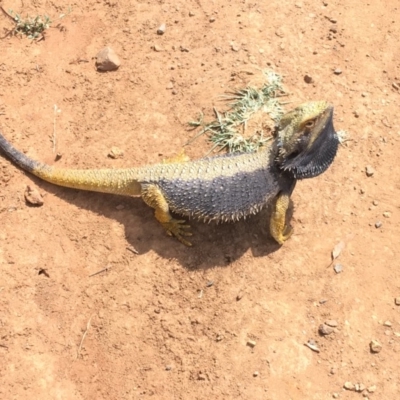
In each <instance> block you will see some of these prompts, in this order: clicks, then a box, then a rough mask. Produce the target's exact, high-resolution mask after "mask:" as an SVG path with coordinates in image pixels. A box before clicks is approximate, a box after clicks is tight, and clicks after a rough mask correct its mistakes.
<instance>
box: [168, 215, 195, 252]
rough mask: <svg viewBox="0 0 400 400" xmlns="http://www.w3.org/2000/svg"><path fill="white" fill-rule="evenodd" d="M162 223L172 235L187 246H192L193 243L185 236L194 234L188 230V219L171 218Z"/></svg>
mask: <svg viewBox="0 0 400 400" xmlns="http://www.w3.org/2000/svg"><path fill="white" fill-rule="evenodd" d="M162 225H163V226H164V229H165V230H166V231H167V233H168V234H169V235H170V236H175V237H176V238H177V239H178V240H179V241H180V242H181V243H183V244H184V245H185V246H192V243H190V242H189V241H188V240H186V239H185V238H184V236H192V233H191V232H188V229H190V225H187V224H186V221H184V220H176V219H171V220H170V221H168V222H163V224H162Z"/></svg>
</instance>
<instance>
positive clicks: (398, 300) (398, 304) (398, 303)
mask: <svg viewBox="0 0 400 400" xmlns="http://www.w3.org/2000/svg"><path fill="white" fill-rule="evenodd" d="M394 304H396V306H400V297H396V298H395V299H394Z"/></svg>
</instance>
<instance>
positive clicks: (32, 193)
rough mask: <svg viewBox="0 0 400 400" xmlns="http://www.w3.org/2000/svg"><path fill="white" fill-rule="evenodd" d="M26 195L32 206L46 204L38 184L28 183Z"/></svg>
mask: <svg viewBox="0 0 400 400" xmlns="http://www.w3.org/2000/svg"><path fill="white" fill-rule="evenodd" d="M24 196H25V201H26V202H27V203H28V204H30V205H31V206H37V207H40V206H42V205H43V204H44V200H43V197H42V195H41V194H40V193H39V190H38V188H37V187H36V186H33V185H27V187H26V189H25V193H24Z"/></svg>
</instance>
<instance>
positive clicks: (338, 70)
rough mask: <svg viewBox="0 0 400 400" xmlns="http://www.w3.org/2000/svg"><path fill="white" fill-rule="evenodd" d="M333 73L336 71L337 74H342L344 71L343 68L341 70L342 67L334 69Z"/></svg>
mask: <svg viewBox="0 0 400 400" xmlns="http://www.w3.org/2000/svg"><path fill="white" fill-rule="evenodd" d="M333 73H334V74H335V75H340V74H341V73H342V70H341V69H340V68H336V69H335V70H334V71H333Z"/></svg>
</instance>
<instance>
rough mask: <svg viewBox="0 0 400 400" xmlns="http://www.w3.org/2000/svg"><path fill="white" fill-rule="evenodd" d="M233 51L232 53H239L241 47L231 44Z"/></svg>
mask: <svg viewBox="0 0 400 400" xmlns="http://www.w3.org/2000/svg"><path fill="white" fill-rule="evenodd" d="M231 49H232V51H235V52H238V51H239V50H240V46H238V45H237V44H235V43H232V44H231Z"/></svg>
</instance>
